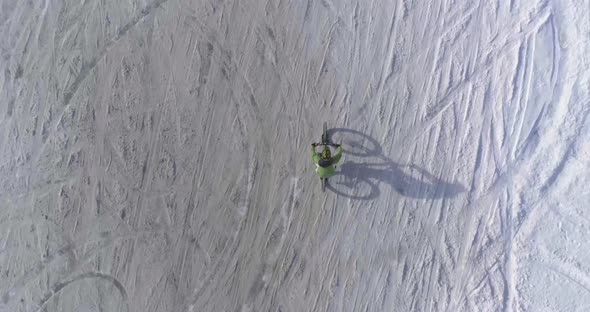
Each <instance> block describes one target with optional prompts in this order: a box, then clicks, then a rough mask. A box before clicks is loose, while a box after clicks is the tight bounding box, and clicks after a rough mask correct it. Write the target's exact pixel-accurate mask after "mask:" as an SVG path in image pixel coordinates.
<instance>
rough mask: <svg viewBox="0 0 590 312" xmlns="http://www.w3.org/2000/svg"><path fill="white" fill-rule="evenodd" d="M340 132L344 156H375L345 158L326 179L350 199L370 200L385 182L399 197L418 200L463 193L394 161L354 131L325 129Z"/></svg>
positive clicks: (460, 188)
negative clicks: (368, 160)
mask: <svg viewBox="0 0 590 312" xmlns="http://www.w3.org/2000/svg"><path fill="white" fill-rule="evenodd" d="M338 134H340V135H341V136H342V138H343V140H342V141H341V142H342V144H343V147H344V151H345V155H346V156H348V155H352V156H355V157H356V158H377V159H378V160H379V162H376V163H364V162H354V161H345V162H344V163H343V164H342V165H341V166H339V167H340V170H339V171H338V172H337V173H336V174H335V175H334V176H333V177H332V178H330V180H328V183H327V184H326V188H327V189H329V190H331V191H332V192H334V193H336V194H338V195H342V196H344V197H348V198H352V199H365V200H369V199H374V198H377V197H378V196H379V195H380V194H381V190H380V188H379V184H382V183H384V184H387V185H389V187H391V189H392V190H394V191H396V192H397V193H399V194H400V195H402V196H406V197H411V198H420V199H425V198H427V199H439V198H452V197H455V196H457V195H458V194H460V193H462V192H465V191H466V189H465V187H464V186H463V185H461V184H460V183H456V182H449V181H445V180H443V179H441V178H438V177H436V176H434V175H433V174H431V173H430V172H428V171H427V170H425V169H423V168H420V167H418V166H416V165H413V164H409V165H403V164H399V163H396V162H394V161H392V160H390V159H388V158H387V157H385V156H383V155H382V148H381V146H380V145H379V143H378V142H377V141H376V140H375V139H373V138H371V137H369V136H367V135H365V134H363V133H361V132H359V131H356V130H351V129H343V128H337V129H332V130H331V131H330V132H329V135H330V137H332V140H334V141H335V142H338V140H337V139H334V138H333V135H335V136H336V137H337V136H338Z"/></svg>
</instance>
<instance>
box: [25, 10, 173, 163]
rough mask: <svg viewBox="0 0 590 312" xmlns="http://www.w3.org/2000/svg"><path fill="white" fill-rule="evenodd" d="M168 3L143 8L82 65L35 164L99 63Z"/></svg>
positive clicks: (38, 152)
mask: <svg viewBox="0 0 590 312" xmlns="http://www.w3.org/2000/svg"><path fill="white" fill-rule="evenodd" d="M167 1H168V0H155V1H154V2H152V3H151V4H149V5H147V6H146V7H145V8H143V9H142V10H141V12H140V14H138V15H136V16H135V17H133V18H132V19H131V21H129V22H128V23H127V24H125V25H123V26H122V27H121V28H119V30H118V31H117V33H116V34H115V36H113V37H112V38H109V39H108V40H106V42H105V44H104V46H103V47H102V48H101V49H100V50H99V51H98V53H97V55H96V56H95V57H93V58H92V59H91V60H90V61H88V62H86V63H83V64H82V66H81V68H80V71H79V73H78V75H77V76H76V79H74V82H73V83H72V84H71V85H70V87H69V88H68V89H67V90H66V91H65V93H64V98H63V105H62V106H61V107H59V108H58V109H57V112H56V114H58V115H60V117H58V118H56V119H55V120H54V121H53V122H51V124H50V126H49V127H48V129H49V133H47V134H46V135H45V136H43V140H42V143H41V146H40V147H39V149H38V151H37V152H36V154H34V155H33V159H35V161H34V162H35V163H36V162H37V161H38V157H40V155H41V154H42V152H43V150H44V148H45V146H46V145H47V143H48V142H49V140H48V139H49V137H50V136H51V135H53V133H55V131H57V125H58V124H59V123H60V121H61V120H62V118H63V117H64V114H65V112H66V111H67V108H68V107H69V106H70V104H71V101H72V98H73V96H74V95H75V94H76V92H77V91H78V89H79V88H80V87H81V85H82V83H83V82H84V81H85V80H86V78H87V77H88V75H89V74H90V73H91V72H92V71H93V70H94V68H95V67H96V65H97V64H98V62H100V61H101V60H102V59H103V58H104V57H105V55H107V54H108V53H109V51H110V50H111V49H112V48H113V46H115V45H116V43H118V42H119V40H120V39H121V38H123V37H125V35H127V33H128V32H129V31H130V30H131V29H133V28H134V27H135V26H136V25H137V24H138V23H139V22H141V21H143V20H144V19H145V18H146V17H147V16H148V15H150V14H151V13H152V12H153V11H154V10H155V9H157V8H159V7H160V6H162V5H163V4H164V3H166V2H167ZM39 133H40V135H41V132H39Z"/></svg>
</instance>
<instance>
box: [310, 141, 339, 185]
mask: <svg viewBox="0 0 590 312" xmlns="http://www.w3.org/2000/svg"><path fill="white" fill-rule="evenodd" d="M321 155H322V154H321V153H316V151H315V147H314V146H312V147H311V159H312V160H313V163H314V164H315V166H316V169H315V172H317V173H318V175H319V176H320V177H321V178H325V179H328V178H331V177H332V176H333V175H334V173H335V172H336V165H337V164H338V162H339V161H340V158H341V157H342V146H339V147H338V148H337V149H336V154H335V155H334V156H332V164H331V165H330V166H328V167H325V168H324V167H321V166H320V165H319V164H318V163H319V161H320V157H321Z"/></svg>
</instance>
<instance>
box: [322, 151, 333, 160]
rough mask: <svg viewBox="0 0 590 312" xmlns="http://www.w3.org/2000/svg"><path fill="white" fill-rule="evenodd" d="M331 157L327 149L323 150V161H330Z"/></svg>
mask: <svg viewBox="0 0 590 312" xmlns="http://www.w3.org/2000/svg"><path fill="white" fill-rule="evenodd" d="M331 157H332V155H331V153H330V149H329V148H325V149H324V150H323V151H322V159H324V160H328V159H330V158H331Z"/></svg>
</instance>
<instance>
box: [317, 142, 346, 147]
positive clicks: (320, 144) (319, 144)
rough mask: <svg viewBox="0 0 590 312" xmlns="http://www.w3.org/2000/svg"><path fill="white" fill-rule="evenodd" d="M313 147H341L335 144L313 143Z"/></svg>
mask: <svg viewBox="0 0 590 312" xmlns="http://www.w3.org/2000/svg"><path fill="white" fill-rule="evenodd" d="M313 145H314V146H322V145H330V146H334V147H339V146H341V144H336V143H313Z"/></svg>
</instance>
